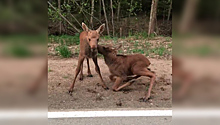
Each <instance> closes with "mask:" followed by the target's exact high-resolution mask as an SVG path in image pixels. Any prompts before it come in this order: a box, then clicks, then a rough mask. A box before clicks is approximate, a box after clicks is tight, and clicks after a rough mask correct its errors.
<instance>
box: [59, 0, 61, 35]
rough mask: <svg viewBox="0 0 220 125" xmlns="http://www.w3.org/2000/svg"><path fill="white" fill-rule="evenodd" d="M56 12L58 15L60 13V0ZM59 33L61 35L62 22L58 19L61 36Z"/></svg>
mask: <svg viewBox="0 0 220 125" xmlns="http://www.w3.org/2000/svg"><path fill="white" fill-rule="evenodd" d="M58 11H59V13H60V12H61V9H60V0H58ZM61 33H62V20H61V19H60V21H59V34H60V35H61Z"/></svg>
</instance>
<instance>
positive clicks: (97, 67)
mask: <svg viewBox="0 0 220 125" xmlns="http://www.w3.org/2000/svg"><path fill="white" fill-rule="evenodd" d="M92 59H93V62H94V64H95V71H96V72H97V73H98V75H99V78H100V80H101V85H102V87H103V88H104V89H105V90H107V89H109V88H108V87H107V86H106V85H105V83H104V80H103V78H102V75H101V72H100V68H99V65H98V62H97V57H94V58H92Z"/></svg>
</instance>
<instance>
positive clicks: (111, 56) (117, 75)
mask: <svg viewBox="0 0 220 125" xmlns="http://www.w3.org/2000/svg"><path fill="white" fill-rule="evenodd" d="M120 47H121V46H119V47H118V48H116V49H113V48H111V47H104V46H101V45H98V52H99V53H100V54H102V55H103V56H104V60H105V63H106V64H107V66H108V68H109V71H110V73H111V75H110V76H109V78H110V79H111V80H112V81H113V82H115V83H114V85H113V86H112V89H113V91H119V90H120V89H122V88H124V87H126V86H129V85H131V82H128V81H129V80H131V79H136V78H139V77H140V76H148V77H150V78H151V80H150V87H149V89H148V92H147V93H145V96H144V97H143V98H141V100H142V101H144V102H146V101H147V100H148V99H149V98H150V94H151V90H152V87H153V84H154V82H155V79H156V75H155V74H154V73H153V72H152V71H150V70H149V69H148V68H147V67H148V66H149V65H150V61H149V60H148V59H147V58H146V57H145V56H143V55H141V54H134V55H116V51H117V50H118V49H119V48H120ZM131 75H136V76H135V77H129V76H131ZM125 81H127V83H125V84H123V85H121V86H119V85H120V83H122V82H125Z"/></svg>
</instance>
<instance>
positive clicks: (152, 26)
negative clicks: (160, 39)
mask: <svg viewBox="0 0 220 125" xmlns="http://www.w3.org/2000/svg"><path fill="white" fill-rule="evenodd" d="M157 4H158V0H152V4H151V12H150V21H149V30H148V35H151V34H153V33H154V32H155V24H156V18H157Z"/></svg>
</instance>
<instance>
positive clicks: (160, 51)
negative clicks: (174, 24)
mask: <svg viewBox="0 0 220 125" xmlns="http://www.w3.org/2000/svg"><path fill="white" fill-rule="evenodd" d="M165 51H166V48H165V47H163V46H160V47H156V48H153V49H152V52H153V53H154V54H156V55H159V56H163V55H164V54H165Z"/></svg>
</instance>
